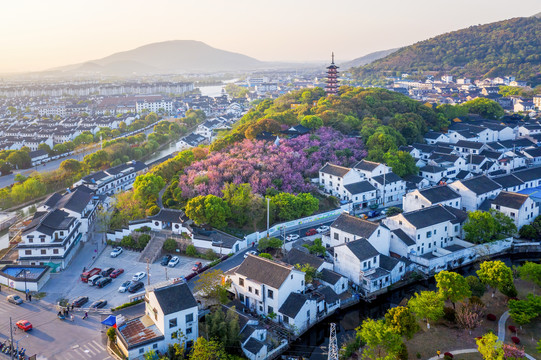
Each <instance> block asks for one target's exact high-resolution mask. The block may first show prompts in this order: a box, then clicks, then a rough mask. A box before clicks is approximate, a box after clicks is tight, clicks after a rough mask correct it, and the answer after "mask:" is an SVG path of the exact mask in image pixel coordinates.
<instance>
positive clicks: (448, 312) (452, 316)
mask: <svg viewBox="0 0 541 360" xmlns="http://www.w3.org/2000/svg"><path fill="white" fill-rule="evenodd" d="M443 318H444V319H445V320H447V321H449V322H455V320H456V312H455V309H453V308H452V307H449V306H446V307H444V308H443Z"/></svg>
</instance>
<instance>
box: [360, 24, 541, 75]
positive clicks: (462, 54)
mask: <svg viewBox="0 0 541 360" xmlns="http://www.w3.org/2000/svg"><path fill="white" fill-rule="evenodd" d="M351 71H352V73H353V76H354V77H355V78H356V79H359V80H361V81H362V82H363V83H366V84H369V83H372V84H378V83H382V81H383V79H384V77H385V76H389V75H397V74H400V73H403V72H405V73H410V74H411V73H414V72H417V71H419V72H427V71H434V72H437V73H440V74H443V73H448V74H451V75H454V76H466V77H472V78H483V77H496V76H505V75H513V76H515V77H516V78H517V80H524V81H529V82H531V83H532V85H537V84H539V83H541V19H540V18H538V17H529V18H514V19H510V20H504V21H499V22H495V23H490V24H486V25H479V26H471V27H469V28H467V29H462V30H458V31H453V32H450V33H447V34H443V35H439V36H436V37H434V38H431V39H428V40H425V41H421V42H418V43H416V44H413V45H411V46H406V47H404V48H402V49H400V50H398V51H396V52H394V53H392V54H390V55H389V56H386V57H385V58H383V59H380V60H377V61H375V62H373V63H371V64H368V65H366V66H363V67H358V68H354V69H352V70H351Z"/></svg>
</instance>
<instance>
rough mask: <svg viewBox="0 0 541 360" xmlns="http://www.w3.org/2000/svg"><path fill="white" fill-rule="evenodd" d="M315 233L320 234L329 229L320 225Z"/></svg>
mask: <svg viewBox="0 0 541 360" xmlns="http://www.w3.org/2000/svg"><path fill="white" fill-rule="evenodd" d="M316 231H317V232H318V233H320V234H321V233H324V232H326V231H329V227H328V226H327V225H321V226H320V227H318V228H317V229H316Z"/></svg>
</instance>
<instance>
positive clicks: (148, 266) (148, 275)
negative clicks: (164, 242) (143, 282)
mask: <svg viewBox="0 0 541 360" xmlns="http://www.w3.org/2000/svg"><path fill="white" fill-rule="evenodd" d="M147 279H148V280H147V283H148V286H150V263H149V260H148V259H147Z"/></svg>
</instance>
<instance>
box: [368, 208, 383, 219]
mask: <svg viewBox="0 0 541 360" xmlns="http://www.w3.org/2000/svg"><path fill="white" fill-rule="evenodd" d="M379 214H381V212H380V211H378V210H371V211H369V212H368V214H367V215H368V217H369V218H373V217H376V216H378V215H379Z"/></svg>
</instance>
